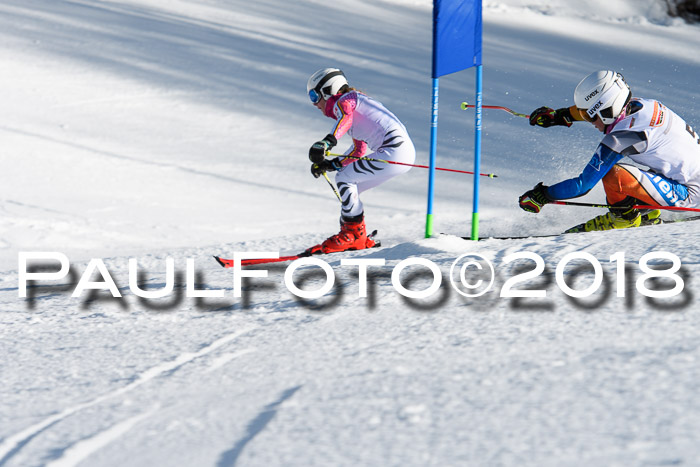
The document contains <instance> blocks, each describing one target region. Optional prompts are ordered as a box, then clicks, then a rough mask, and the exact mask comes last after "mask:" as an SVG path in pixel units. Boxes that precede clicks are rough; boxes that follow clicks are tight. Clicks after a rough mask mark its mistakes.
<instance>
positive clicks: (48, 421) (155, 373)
mask: <svg viewBox="0 0 700 467" xmlns="http://www.w3.org/2000/svg"><path fill="white" fill-rule="evenodd" d="M251 330H252V328H249V329H245V330H243V331H238V332H235V333H232V334H229V335H226V336H224V337H221V338H219V339H217V340H216V341H214V342H212V343H211V344H209V345H207V346H205V347H204V348H202V349H201V350H199V351H197V352H194V353H184V354H181V355H179V356H178V357H177V358H175V359H174V360H172V361H168V362H163V363H161V364H160V365H156V366H155V367H152V368H150V369H148V370H147V371H145V372H143V373H141V374H140V375H138V376H137V378H136V380H135V381H134V382H132V383H130V384H128V385H126V386H124V387H122V388H119V389H116V390H114V391H112V392H109V393H106V394H103V395H101V396H99V397H97V398H95V399H92V400H90V401H87V402H83V403H81V404H78V405H75V406H72V407H68V408H66V409H64V410H62V411H61V412H59V413H57V414H54V415H51V416H49V417H47V418H45V419H44V420H42V421H40V422H38V423H35V424H34V425H32V426H30V427H27V428H26V429H24V430H22V431H20V432H18V433H15V434H13V435H10V436H8V437H6V438H5V439H4V440H3V441H2V443H0V465H1V464H3V463H5V462H7V461H8V460H9V459H10V458H11V457H12V456H13V454H14V453H15V452H16V451H18V450H19V449H21V448H22V446H24V445H25V444H26V443H28V442H29V441H30V440H31V439H32V438H34V437H35V436H37V435H38V434H40V433H41V432H43V431H44V430H46V429H49V428H50V427H51V426H53V425H55V424H56V423H58V422H60V421H61V420H63V419H65V418H67V417H70V416H71V415H73V414H75V413H77V412H79V411H81V410H84V409H87V408H90V407H92V406H95V405H98V404H101V403H103V402H105V401H107V400H110V399H113V398H115V397H119V396H122V395H124V394H127V393H128V392H130V391H132V390H134V389H136V388H138V387H139V386H141V385H143V384H146V383H148V382H150V381H152V380H153V379H155V378H158V377H159V376H162V375H164V374H167V373H170V372H172V371H175V370H177V369H178V368H180V367H181V366H182V365H185V364H187V363H190V362H192V361H194V360H196V359H198V358H200V357H203V356H205V355H207V354H209V353H211V352H213V351H214V350H217V349H218V348H220V347H223V346H225V345H226V344H228V343H230V342H232V341H234V340H235V339H236V338H238V337H240V336H242V335H244V334H247V333H248V332H250V331H251ZM246 353H248V352H239V353H238V355H245V354H246ZM229 360H230V359H229ZM153 412H155V409H154V410H153V411H151V412H149V413H148V414H144V415H141V416H137V417H133V418H132V419H130V420H131V421H126V422H123V423H121V424H119V425H117V426H115V427H113V428H112V429H110V430H108V431H107V432H105V433H104V436H100V435H96V437H94V438H92V440H93V442H94V444H93V443H91V442H90V440H85V441H84V442H81V443H82V444H81V443H79V445H80V447H79V448H78V447H77V446H78V445H76V446H73V447H74V448H76V449H75V451H73V452H74V453H75V454H71V458H72V456H74V455H77V456H80V457H81V458H82V457H84V456H87V455H89V454H90V453H91V452H93V451H95V450H96V449H98V448H99V447H100V446H102V445H104V444H107V443H108V442H109V441H110V440H112V439H114V438H116V437H117V436H119V435H120V434H123V433H124V432H125V431H128V429H129V428H131V427H132V426H133V425H135V424H136V423H138V421H140V420H141V419H142V418H145V417H146V416H148V415H150V414H151V413H153ZM107 433H109V434H107ZM93 448H94V449H93ZM71 449H72V448H66V449H65V450H64V451H68V450H71ZM60 465H63V464H60ZM67 465H70V464H67Z"/></svg>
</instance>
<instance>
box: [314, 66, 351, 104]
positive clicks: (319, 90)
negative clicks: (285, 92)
mask: <svg viewBox="0 0 700 467" xmlns="http://www.w3.org/2000/svg"><path fill="white" fill-rule="evenodd" d="M346 84H348V80H347V79H346V78H345V75H344V74H343V72H342V71H340V70H339V69H337V68H323V69H321V70H318V71H317V72H316V73H314V74H313V75H311V77H310V78H309V81H308V82H307V83H306V92H308V93H309V99H311V102H312V103H314V104H315V103H317V102H318V101H320V100H321V98H322V97H323V98H324V99H328V98H329V97H332V96H335V95H336V94H338V92H339V91H340V88H342V87H343V86H344V85H346Z"/></svg>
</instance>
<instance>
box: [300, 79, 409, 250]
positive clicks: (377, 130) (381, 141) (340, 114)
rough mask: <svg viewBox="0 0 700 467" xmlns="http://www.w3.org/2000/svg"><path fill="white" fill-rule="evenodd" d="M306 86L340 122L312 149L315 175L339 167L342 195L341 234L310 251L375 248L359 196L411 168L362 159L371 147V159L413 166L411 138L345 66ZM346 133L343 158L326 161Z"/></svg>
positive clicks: (323, 109)
mask: <svg viewBox="0 0 700 467" xmlns="http://www.w3.org/2000/svg"><path fill="white" fill-rule="evenodd" d="M306 87H307V92H308V94H309V99H310V100H311V103H312V104H313V105H314V106H316V108H318V109H319V110H320V111H321V112H323V114H324V115H325V116H326V117H329V118H332V119H334V120H335V121H336V122H335V125H334V126H333V129H332V130H331V132H330V133H329V134H328V135H326V137H325V138H323V139H322V140H321V141H317V142H316V143H314V144H313V145H312V146H311V148H310V149H309V159H310V160H311V162H312V165H311V173H312V174H313V176H314V177H316V178H318V177H319V176H321V175H322V174H324V173H325V172H334V171H337V174H336V176H335V181H336V185H337V186H338V192H339V193H340V197H341V199H342V207H341V213H340V232H339V233H337V234H335V235H333V236H331V237H329V238H328V239H326V240H325V241H324V242H323V243H322V244H320V245H317V246H315V247H313V248H312V252H316V251H321V252H323V253H332V252H337V251H345V250H361V249H364V248H371V247H373V246H374V245H375V243H374V241H373V240H372V239H371V238H368V237H367V232H366V228H365V221H364V207H363V205H362V201H360V194H361V193H363V192H365V191H367V190H369V189H370V188H374V187H375V186H377V185H381V184H382V183H384V182H386V181H387V180H389V179H391V178H393V177H395V176H397V175H400V174H403V173H406V172H408V170H410V167H408V166H405V165H398V164H387V163H384V162H377V161H370V160H363V159H361V157H362V156H365V153H366V152H367V150H368V149H369V150H370V151H371V152H370V154H368V155H367V156H366V157H367V158H369V159H383V160H387V161H392V162H400V163H404V164H412V163H413V162H414V161H415V158H416V150H415V147H414V146H413V142H412V141H411V138H410V137H409V136H408V131H406V127H405V126H404V125H403V124H402V123H401V121H400V120H399V119H398V118H396V116H395V115H394V114H393V113H391V112H390V111H389V110H388V109H387V108H386V107H384V106H383V105H382V104H381V103H380V102H378V101H377V100H375V99H372V98H371V97H369V96H367V95H365V94H363V93H361V92H359V91H357V90H356V89H354V88H352V87H350V85H349V84H348V81H347V79H346V77H345V75H344V74H343V72H342V71H341V70H339V69H337V68H324V69H321V70H318V71H317V72H316V73H314V74H313V75H311V77H310V78H309V81H308V83H307V85H306ZM346 133H347V134H348V135H350V136H351V137H352V142H353V144H352V146H350V148H349V149H348V150H347V151H345V153H344V155H343V156H339V157H336V158H334V159H325V156H326V153H327V152H328V151H329V150H330V149H332V148H333V147H334V146H335V145H336V144H338V140H339V139H340V138H341V137H342V136H343V135H345V134H346Z"/></svg>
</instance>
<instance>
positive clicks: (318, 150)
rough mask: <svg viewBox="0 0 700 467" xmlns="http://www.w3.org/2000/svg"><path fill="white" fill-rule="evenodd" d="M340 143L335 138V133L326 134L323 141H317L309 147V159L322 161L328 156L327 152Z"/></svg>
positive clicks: (315, 162)
mask: <svg viewBox="0 0 700 467" xmlns="http://www.w3.org/2000/svg"><path fill="white" fill-rule="evenodd" d="M336 144H338V140H337V139H335V136H333V135H330V134H329V135H326V137H325V138H323V139H322V140H321V141H316V142H315V143H314V144H312V145H311V149H309V160H310V161H311V162H313V163H314V164H318V163H320V162H321V161H322V160H323V158H324V157H326V152H327V151H330V149H331V148H333V146H335V145H336Z"/></svg>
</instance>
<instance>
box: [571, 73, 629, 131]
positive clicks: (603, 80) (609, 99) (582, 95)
mask: <svg viewBox="0 0 700 467" xmlns="http://www.w3.org/2000/svg"><path fill="white" fill-rule="evenodd" d="M631 97H632V91H630V87H629V85H628V84H627V82H626V81H625V78H624V77H623V76H622V75H621V74H620V73H617V72H614V71H610V70H603V71H596V72H595V73H591V74H590V75H588V76H586V77H585V78H583V79H582V80H581V82H580V83H578V86H576V90H575V91H574V102H575V103H576V107H578V108H579V109H580V111H581V115H583V117H584V118H585V119H586V120H589V121H593V120H595V116H596V115H598V116H599V117H600V120H601V121H602V122H603V123H604V124H605V125H610V124H611V123H613V122H614V121H615V119H616V118H617V117H618V116H619V115H620V114H621V113H622V111H623V110H624V108H625V106H626V105H627V104H628V103H629V101H630V98H631Z"/></svg>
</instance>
